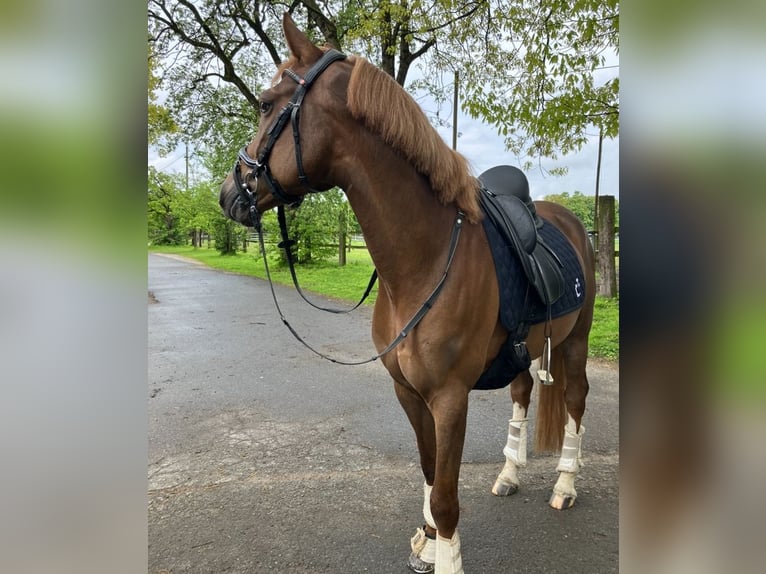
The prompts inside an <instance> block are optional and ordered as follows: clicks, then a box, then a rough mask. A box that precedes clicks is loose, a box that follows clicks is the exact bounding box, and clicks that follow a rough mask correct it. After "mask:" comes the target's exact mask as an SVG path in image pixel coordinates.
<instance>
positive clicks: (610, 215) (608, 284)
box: [597, 195, 617, 297]
mask: <svg viewBox="0 0 766 574" xmlns="http://www.w3.org/2000/svg"><path fill="white" fill-rule="evenodd" d="M597 229H598V230H599V233H598V272H599V275H600V276H601V281H600V283H599V290H598V294H599V295H602V296H604V297H616V296H617V272H616V269H615V263H614V196H613V195H602V196H601V197H599V198H598V227H597Z"/></svg>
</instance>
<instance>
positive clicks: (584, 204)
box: [544, 191, 595, 231]
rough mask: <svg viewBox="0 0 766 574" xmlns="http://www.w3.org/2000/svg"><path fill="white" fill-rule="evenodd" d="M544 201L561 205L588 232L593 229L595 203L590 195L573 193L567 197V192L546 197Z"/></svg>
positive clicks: (579, 192) (578, 192)
mask: <svg viewBox="0 0 766 574" xmlns="http://www.w3.org/2000/svg"><path fill="white" fill-rule="evenodd" d="M544 199H545V200H546V201H552V202H553V203H558V204H559V205H563V206H564V207H566V208H567V209H568V210H569V211H571V212H572V213H574V214H575V215H576V216H577V218H578V219H579V220H580V221H582V223H583V225H584V226H585V229H588V230H589V231H592V230H593V229H594V219H593V218H594V214H595V202H594V198H593V196H592V195H585V194H583V193H582V192H581V191H575V192H574V193H573V194H572V195H569V192H567V191H565V192H563V193H556V194H552V195H546V196H545V197H544Z"/></svg>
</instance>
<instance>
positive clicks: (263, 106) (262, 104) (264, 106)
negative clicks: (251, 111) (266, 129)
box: [258, 100, 271, 116]
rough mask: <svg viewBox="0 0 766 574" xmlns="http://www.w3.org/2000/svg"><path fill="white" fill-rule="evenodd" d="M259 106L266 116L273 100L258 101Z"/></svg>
mask: <svg viewBox="0 0 766 574" xmlns="http://www.w3.org/2000/svg"><path fill="white" fill-rule="evenodd" d="M258 107H259V109H260V110H261V113H262V114H263V115H264V116H265V115H266V114H268V113H269V112H270V111H271V102H264V101H263V100H261V101H260V102H259V103H258Z"/></svg>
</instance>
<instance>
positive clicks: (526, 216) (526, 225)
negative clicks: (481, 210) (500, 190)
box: [493, 195, 537, 254]
mask: <svg viewBox="0 0 766 574" xmlns="http://www.w3.org/2000/svg"><path fill="white" fill-rule="evenodd" d="M493 199H494V201H496V202H497V204H498V205H499V206H500V208H501V213H502V216H504V218H505V219H506V220H507V221H505V224H506V225H507V226H508V227H509V228H510V229H512V230H513V231H515V232H516V235H517V237H518V240H519V242H520V244H521V247H522V248H523V249H524V251H525V252H526V253H529V254H531V253H533V252H534V250H535V246H536V245H537V228H536V226H535V220H534V216H533V215H532V214H531V213H530V212H529V209H527V206H526V205H524V202H523V201H522V200H521V199H519V198H518V197H516V196H514V195H498V196H496V197H494V198H493Z"/></svg>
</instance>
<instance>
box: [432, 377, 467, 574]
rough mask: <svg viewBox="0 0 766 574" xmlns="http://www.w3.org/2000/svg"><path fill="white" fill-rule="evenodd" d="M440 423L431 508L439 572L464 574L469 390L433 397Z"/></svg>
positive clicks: (437, 431)
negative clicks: (461, 483)
mask: <svg viewBox="0 0 766 574" xmlns="http://www.w3.org/2000/svg"><path fill="white" fill-rule="evenodd" d="M430 406H431V412H432V414H433V417H434V422H435V424H436V474H435V476H434V485H433V490H432V491H431V512H432V514H433V517H434V520H435V521H436V527H437V534H436V565H435V569H434V573H435V574H463V560H462V555H461V552H460V536H459V535H458V531H457V524H458V520H459V518H460V507H459V501H458V491H457V488H458V477H459V475H460V461H461V458H462V455H463V443H464V440H465V426H466V415H467V413H468V393H467V391H463V390H462V389H455V390H452V391H450V392H444V393H442V394H440V395H439V396H437V397H435V398H434V399H433V400H432V401H431V404H430Z"/></svg>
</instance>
